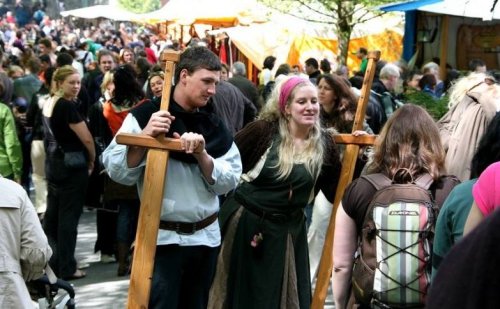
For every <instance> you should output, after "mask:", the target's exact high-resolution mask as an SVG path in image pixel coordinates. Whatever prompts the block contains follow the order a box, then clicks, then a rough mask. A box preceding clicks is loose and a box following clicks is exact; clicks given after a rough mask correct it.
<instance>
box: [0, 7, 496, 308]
mask: <svg viewBox="0 0 500 309" xmlns="http://www.w3.org/2000/svg"><path fill="white" fill-rule="evenodd" d="M37 12H38V10H37ZM38 17H40V14H37V18H38ZM2 27H3V28H2V29H3V30H2V31H1V34H2V35H1V36H0V38H1V39H2V49H1V52H0V100H1V103H0V128H1V129H2V131H1V132H0V176H1V177H0V183H1V185H0V192H2V194H0V222H6V223H5V224H3V223H2V225H1V226H0V230H2V231H3V232H5V235H10V234H12V235H13V236H12V237H4V238H3V239H4V240H2V241H0V248H4V250H3V252H9V253H10V254H9V256H8V257H9V259H10V260H6V262H2V263H3V264H2V263H0V278H6V280H7V279H8V280H10V281H12V282H16V283H12V284H16V285H18V281H19V280H31V279H34V278H37V277H39V276H41V275H42V274H43V269H44V267H45V264H46V263H47V262H48V264H49V265H50V267H51V268H52V269H53V270H54V271H55V273H56V275H57V276H58V277H60V278H62V279H65V280H74V279H79V278H83V277H85V276H86V273H85V271H84V270H83V269H84V268H85V265H82V264H81V263H79V262H78V261H77V260H76V259H75V248H76V246H77V227H78V223H79V219H80V216H81V214H82V212H83V209H84V207H90V208H95V209H96V210H95V211H96V223H97V240H96V244H95V252H100V257H101V262H103V263H111V262H117V264H118V267H117V275H118V276H126V275H127V274H128V273H129V272H130V248H131V246H132V244H133V241H134V238H135V231H136V228H137V221H138V216H139V209H140V195H141V194H140V193H141V191H142V188H143V187H144V185H145V184H144V170H145V165H146V159H145V158H146V153H147V150H146V149H145V148H141V147H134V146H125V145H120V144H117V142H116V140H115V136H116V135H117V134H119V133H142V134H146V135H149V136H152V137H157V136H158V135H160V134H166V135H167V136H169V137H173V138H178V139H180V141H181V145H182V151H181V152H172V153H171V155H170V160H169V167H168V170H167V172H166V178H167V183H168V186H166V187H165V188H164V196H163V200H162V204H161V205H158V206H159V207H161V217H160V220H161V221H160V232H159V235H158V239H157V248H156V254H155V261H154V274H153V277H152V290H151V296H150V307H151V308H309V306H310V303H311V298H312V286H313V285H314V280H315V277H316V275H317V272H318V265H319V259H320V256H321V252H322V248H323V244H324V241H325V234H326V229H327V227H328V221H329V217H330V216H331V211H332V208H331V204H332V203H333V199H334V194H335V191H336V188H337V185H338V181H339V177H340V171H341V158H342V156H343V152H344V148H343V146H340V145H336V144H335V143H334V141H333V139H332V135H333V134H337V133H347V134H348V133H354V132H353V123H354V116H355V114H356V109H357V101H358V98H359V96H360V88H361V85H362V83H363V78H364V74H365V71H366V69H367V63H368V60H367V50H366V48H360V49H359V50H358V52H357V53H356V55H357V56H358V57H359V58H360V60H361V66H360V67H359V70H352V74H349V71H348V70H347V68H346V67H345V66H333V67H334V69H332V64H331V63H330V62H329V61H328V60H327V59H323V60H320V61H318V59H314V58H309V59H307V60H306V61H305V62H304V66H302V64H288V63H283V64H280V65H278V66H277V69H275V66H276V63H275V62H276V58H275V57H274V56H268V57H266V58H265V60H264V62H263V66H262V71H261V73H260V75H259V77H258V79H256V80H255V82H254V81H252V80H249V79H248V78H247V72H246V65H245V63H244V62H241V61H236V62H234V63H230V64H226V63H224V62H223V61H221V59H220V58H219V56H218V54H217V53H216V52H215V48H216V46H215V45H214V42H213V41H212V39H210V38H203V39H193V40H192V42H191V44H188V46H186V47H184V46H183V45H182V44H180V43H179V42H175V41H172V40H170V39H165V40H162V41H160V40H158V39H157V37H156V36H155V35H153V34H151V33H149V32H148V31H143V32H141V33H137V32H132V31H130V30H131V29H128V28H127V27H126V25H125V24H121V25H120V27H119V29H118V30H114V29H113V28H106V27H103V28H99V29H91V28H89V29H84V30H83V31H81V30H79V29H74V28H72V27H71V26H70V25H68V24H65V23H64V22H63V21H61V20H58V21H55V20H50V18H48V17H45V16H44V17H42V18H41V19H40V20H39V21H38V20H35V18H34V16H33V18H32V20H31V21H27V22H26V23H24V24H23V26H22V27H20V25H19V23H17V24H16V22H15V19H14V20H12V21H9V20H8V19H6V20H5V21H4V24H3V26H2ZM168 50H176V51H181V56H180V61H179V63H178V64H177V65H176V69H175V76H174V80H173V84H172V91H171V93H170V98H169V99H170V106H169V109H168V111H166V110H160V102H161V99H162V94H163V87H164V84H165V83H166V82H169V81H165V80H164V76H165V75H164V70H165V62H164V61H162V60H161V54H162V52H164V51H168ZM437 61H438V59H434V61H432V62H429V63H427V64H424V65H423V66H422V70H421V71H415V70H409V69H408V68H407V67H406V66H405V65H403V64H402V63H386V62H385V61H383V60H381V61H379V62H378V63H377V69H376V73H375V80H374V82H373V86H372V89H371V92H370V94H369V101H368V106H367V110H366V118H365V122H364V125H363V131H362V132H356V133H355V134H357V135H359V134H377V135H378V138H377V142H376V144H375V145H373V146H370V147H364V148H363V149H362V151H360V153H359V156H358V159H357V161H356V166H355V167H354V168H355V172H354V178H355V180H354V181H353V182H352V183H351V184H350V185H349V186H348V188H347V189H346V190H345V193H344V196H343V198H342V202H341V205H340V206H339V210H338V212H337V216H336V224H335V241H334V272H333V276H332V284H333V299H334V301H335V305H336V308H348V307H349V306H350V305H352V303H354V302H356V303H358V304H359V306H360V308H369V307H371V306H374V305H377V306H381V305H389V306H390V305H391V304H384V303H383V299H384V298H383V297H382V298H381V297H379V295H375V294H376V293H375V292H373V291H372V292H371V293H372V294H368V295H366V294H365V295H363V297H360V296H359V293H358V294H356V290H358V291H359V289H360V287H359V286H358V287H355V288H354V289H353V288H351V283H352V282H353V281H356V280H353V278H355V277H356V276H358V275H359V273H357V272H359V263H360V256H361V261H363V259H362V258H363V256H364V254H366V253H365V252H363V250H364V249H363V248H366V247H365V246H366V244H363V245H360V240H364V239H365V237H367V236H366V235H367V234H366V233H367V232H366V229H367V223H366V222H368V221H370V220H376V219H375V218H372V217H371V216H372V214H371V213H370V212H371V211H372V209H373V207H374V206H373V205H372V200H373V198H374V196H376V194H377V192H378V191H380V188H379V187H378V186H377V185H376V184H375V185H374V184H373V183H372V181H373V180H372V178H370V177H368V176H369V175H382V176H383V177H385V178H388V179H389V180H390V181H391V182H390V183H391V184H400V185H407V184H416V183H417V181H416V180H418V179H421V178H422V177H423V178H424V179H426V177H428V183H427V187H426V190H427V191H428V192H430V195H431V200H432V203H433V204H434V206H435V207H434V208H432V211H435V213H433V214H434V215H435V217H437V218H434V217H433V216H432V215H430V216H429V218H431V219H428V220H429V222H431V223H430V224H432V227H433V228H434V227H435V237H434V239H433V246H432V247H431V248H430V251H429V252H428V256H429V257H428V258H425V259H423V260H422V262H424V263H428V265H429V267H426V269H429V270H430V267H431V265H432V278H435V279H436V280H437V281H438V282H441V284H440V285H432V284H431V285H430V286H431V288H430V289H431V291H432V293H431V294H430V296H431V297H430V301H429V304H434V306H435V307H434V308H437V306H438V304H440V302H442V300H440V297H442V296H440V293H439V291H440V289H443V290H446V289H447V288H448V289H451V287H448V286H447V285H446V284H443V283H442V282H446V280H444V279H442V277H443V276H446V275H447V274H448V275H449V272H450V268H449V267H446V266H445V265H446V264H447V263H448V262H447V261H448V259H450V260H451V262H449V263H458V262H460V259H459V258H457V257H456V256H457V255H460V254H461V252H457V250H454V248H452V247H454V246H455V244H456V243H458V242H459V241H461V239H462V237H463V235H464V234H468V233H471V235H474V234H475V231H473V230H474V228H475V227H476V226H482V224H483V223H482V222H483V221H485V222H484V223H485V224H490V225H491V222H492V220H488V219H486V220H484V219H485V217H487V216H489V215H491V214H493V213H495V211H494V210H495V208H496V207H498V206H500V198H499V196H500V195H499V193H498V192H499V191H498V188H499V183H500V178H499V175H500V172H499V170H500V169H499V164H498V161H499V159H500V158H499V154H500V151H499V150H500V149H499V147H500V146H499V142H498V141H499V140H500V139H499V135H500V125H499V124H500V116H499V111H500V103H499V102H500V86H498V84H497V82H496V79H495V77H494V75H493V74H491V73H490V72H488V71H486V67H485V65H484V63H483V62H481V61H480V60H477V59H476V60H473V61H471V68H470V71H469V72H462V73H461V75H457V74H456V73H457V71H455V70H452V69H451V68H450V69H449V70H448V74H447V78H446V79H444V80H442V79H441V75H440V74H439V63H437ZM302 67H303V68H304V69H303V70H302ZM415 92H419V93H422V94H423V95H425V98H426V100H428V102H435V100H438V99H441V98H443V97H444V96H446V97H447V98H449V99H448V102H449V103H448V109H447V111H446V113H444V115H441V116H440V117H439V119H435V118H436V117H435V116H436V115H434V114H432V115H431V114H429V112H428V111H427V110H426V109H425V108H423V107H421V106H418V105H415V104H413V102H412V101H411V98H412V96H411V95H412V94H413V93H415ZM433 116H434V118H433ZM366 175H368V176H366ZM15 182H17V183H18V184H16V183H15ZM460 182H462V183H461V184H460ZM32 187H33V188H34V195H33V196H32V198H33V204H34V206H33V205H32V204H31V202H30V199H29V198H28V194H30V192H31V190H32ZM23 189H24V190H23ZM409 212H410V211H409ZM35 213H36V214H37V216H36V215H35ZM367 213H370V214H368V215H367ZM367 218H368V219H367ZM432 218H434V219H435V220H434V221H432ZM377 222H378V221H377ZM42 227H43V230H42ZM372 228H373V227H372ZM26 229H28V231H25V230H26ZM14 232H15V233H14ZM399 232H400V233H403V231H399ZM14 234H15V235H14ZM2 235H3V234H2ZM425 237H428V236H427V235H426V236H425ZM425 237H422V238H425ZM475 237H478V236H475ZM483 237H488V235H486V236H483ZM464 239H467V237H464ZM17 243H19V244H20V246H19V245H16V244H17ZM463 246H464V247H465V245H463ZM19 247H20V248H21V249H20V251H19ZM428 249H429V248H426V250H428ZM405 250H409V249H408V248H402V249H401V252H402V251H405ZM469 251H470V252H472V250H469ZM469 251H468V252H469ZM405 252H406V251H405ZM449 252H451V253H450V254H448V253H449ZM395 254H396V253H395ZM397 254H400V252H398V253H397ZM431 256H432V258H431ZM448 256H449V257H448ZM383 261H389V259H387V260H385V259H384V260H383ZM364 265H365V267H366V265H368V267H371V266H370V263H368V264H366V263H365V264H364ZM375 268H376V269H371V271H372V272H376V273H379V270H380V269H379V266H378V265H377V266H376V267H375ZM441 268H443V269H444V271H443V272H442V273H441V271H440V269H441ZM422 274H423V275H427V273H425V271H422ZM428 274H429V275H431V273H430V271H429V273H428ZM454 275H456V274H454ZM375 276H377V275H375ZM456 276H458V275H456ZM429 277H430V276H429ZM377 278H378V277H376V279H375V280H379V281H380V280H381V279H380V278H378V279H377ZM10 281H9V282H10ZM5 282H7V281H4V280H1V281H0V287H1V286H4V285H3V284H4V283H5ZM8 285H9V284H8ZM490 288H493V287H490ZM416 289H417V292H419V293H421V294H422V295H423V296H422V299H421V300H419V301H418V302H417V303H413V305H415V304H416V305H417V307H418V305H424V304H425V303H426V301H427V300H426V295H427V290H428V289H429V287H428V285H426V286H425V287H423V288H420V289H421V290H418V288H416ZM6 290H7V289H3V291H6ZM353 290H355V291H354V294H351V293H353ZM477 291H478V293H480V292H481V291H479V290H477ZM2 293H6V292H0V294H2ZM485 293H487V292H486V291H485ZM12 295H17V296H14V299H15V298H16V297H17V298H18V299H17V302H16V303H20V304H22V303H23V302H24V301H25V300H26V293H25V291H24V290H23V289H22V288H19V289H18V291H17V292H16V291H14V292H9V297H12ZM351 295H355V297H351ZM367 296H368V297H367ZM384 297H385V296H384ZM433 297H435V298H434V299H433ZM375 302H377V303H376V304H375ZM2 304H4V303H2V300H1V299H0V305H2ZM392 305H394V304H392ZM439 306H442V305H439Z"/></svg>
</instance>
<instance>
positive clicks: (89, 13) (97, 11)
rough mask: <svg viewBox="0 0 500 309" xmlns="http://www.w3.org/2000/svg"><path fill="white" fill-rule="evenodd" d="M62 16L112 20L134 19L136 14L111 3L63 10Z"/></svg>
mask: <svg viewBox="0 0 500 309" xmlns="http://www.w3.org/2000/svg"><path fill="white" fill-rule="evenodd" d="M61 15H62V16H63V17H67V16H74V17H79V18H85V19H94V18H108V19H112V20H127V21H130V20H136V19H137V14H135V13H132V12H128V11H125V10H123V9H120V8H119V7H116V6H113V5H94V6H89V7H85V8H80V9H75V10H69V11H63V12H61Z"/></svg>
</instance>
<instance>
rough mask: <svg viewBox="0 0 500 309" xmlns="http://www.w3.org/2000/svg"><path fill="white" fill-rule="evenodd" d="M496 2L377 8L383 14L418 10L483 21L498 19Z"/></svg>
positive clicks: (448, 0)
mask: <svg viewBox="0 0 500 309" xmlns="http://www.w3.org/2000/svg"><path fill="white" fill-rule="evenodd" d="M496 2H497V1H496V0H473V1H472V0H417V1H407V2H397V3H391V4H385V5H381V6H379V7H378V9H379V10H381V11H384V12H394V11H401V12H406V11H412V10H418V11H422V12H429V13H435V14H442V15H452V16H460V17H467V18H480V19H483V20H492V19H500V5H497V4H496Z"/></svg>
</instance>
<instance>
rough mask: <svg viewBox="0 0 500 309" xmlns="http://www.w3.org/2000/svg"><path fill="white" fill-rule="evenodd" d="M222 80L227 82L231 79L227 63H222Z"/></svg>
mask: <svg viewBox="0 0 500 309" xmlns="http://www.w3.org/2000/svg"><path fill="white" fill-rule="evenodd" d="M221 66H222V68H221V70H220V79H221V80H223V81H227V80H228V79H229V66H228V65H227V64H225V63H221Z"/></svg>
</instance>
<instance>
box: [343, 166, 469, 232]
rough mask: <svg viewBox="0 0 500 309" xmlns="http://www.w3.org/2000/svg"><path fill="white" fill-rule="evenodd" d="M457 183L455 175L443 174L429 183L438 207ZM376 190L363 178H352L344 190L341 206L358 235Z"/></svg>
mask: <svg viewBox="0 0 500 309" xmlns="http://www.w3.org/2000/svg"><path fill="white" fill-rule="evenodd" d="M459 183H460V181H459V180H458V179H457V178H456V177H452V176H443V177H441V178H440V179H439V180H438V181H435V182H434V183H433V184H432V185H431V187H430V188H429V189H430V190H431V192H432V195H433V197H434V199H435V200H436V204H437V206H438V207H439V208H441V206H442V205H443V203H444V200H445V199H446V197H447V196H448V194H449V193H450V192H451V190H452V189H453V188H454V187H455V186H456V185H457V184H459ZM376 192H377V190H376V189H375V187H374V186H373V185H372V184H370V183H369V182H368V181H367V180H366V179H364V178H358V179H356V180H354V181H353V182H352V183H351V184H350V185H349V186H348V187H347V188H346V190H345V191H344V196H343V197H342V207H343V208H344V211H345V212H346V214H347V215H348V216H349V217H351V218H352V219H353V220H354V222H356V230H357V233H358V235H360V232H361V229H362V227H363V221H364V219H365V215H366V211H367V210H368V206H369V205H370V202H371V201H372V199H373V196H374V195H375V193H376Z"/></svg>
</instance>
